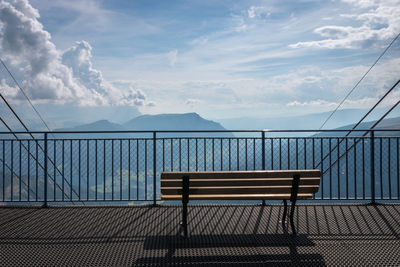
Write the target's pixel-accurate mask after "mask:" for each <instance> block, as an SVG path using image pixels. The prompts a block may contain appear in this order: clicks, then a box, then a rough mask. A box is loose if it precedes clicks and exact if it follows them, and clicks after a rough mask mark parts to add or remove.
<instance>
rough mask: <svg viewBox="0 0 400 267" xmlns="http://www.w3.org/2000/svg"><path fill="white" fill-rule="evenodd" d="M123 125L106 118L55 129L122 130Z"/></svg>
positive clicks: (123, 128)
mask: <svg viewBox="0 0 400 267" xmlns="http://www.w3.org/2000/svg"><path fill="white" fill-rule="evenodd" d="M123 130H125V127H124V126H122V125H121V124H118V123H113V122H110V121H108V120H99V121H95V122H92V123H89V124H82V125H78V126H75V127H72V128H64V129H57V131H123Z"/></svg>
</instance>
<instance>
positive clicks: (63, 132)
mask: <svg viewBox="0 0 400 267" xmlns="http://www.w3.org/2000/svg"><path fill="white" fill-rule="evenodd" d="M371 131H374V132H399V131H400V129H372V130H371V129H354V130H352V129H331V130H313V129H309V130H273V129H260V130H139V131H130V130H124V131H29V132H27V131H25V132H24V131H15V132H0V134H45V133H46V134H78V133H81V134H90V133H97V134H102V133H104V134H107V133H120V134H123V133H125V134H127V133H149V134H150V133H262V132H264V133H318V132H371Z"/></svg>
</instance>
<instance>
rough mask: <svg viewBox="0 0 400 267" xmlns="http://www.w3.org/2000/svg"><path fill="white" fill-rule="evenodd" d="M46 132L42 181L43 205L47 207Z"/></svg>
mask: <svg viewBox="0 0 400 267" xmlns="http://www.w3.org/2000/svg"><path fill="white" fill-rule="evenodd" d="M47 156H48V155H47V133H44V151H43V162H44V167H43V169H44V170H43V171H44V174H43V178H44V179H43V182H44V207H47V182H48V181H47Z"/></svg>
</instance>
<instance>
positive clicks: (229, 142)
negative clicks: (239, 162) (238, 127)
mask: <svg viewBox="0 0 400 267" xmlns="http://www.w3.org/2000/svg"><path fill="white" fill-rule="evenodd" d="M228 146H229V155H228V157H229V158H228V160H229V170H230V171H231V170H232V164H231V152H232V151H231V138H229V139H228Z"/></svg>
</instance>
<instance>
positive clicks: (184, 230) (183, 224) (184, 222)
mask: <svg viewBox="0 0 400 267" xmlns="http://www.w3.org/2000/svg"><path fill="white" fill-rule="evenodd" d="M182 227H183V235H184V236H185V237H187V235H188V230H187V203H183V209H182Z"/></svg>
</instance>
